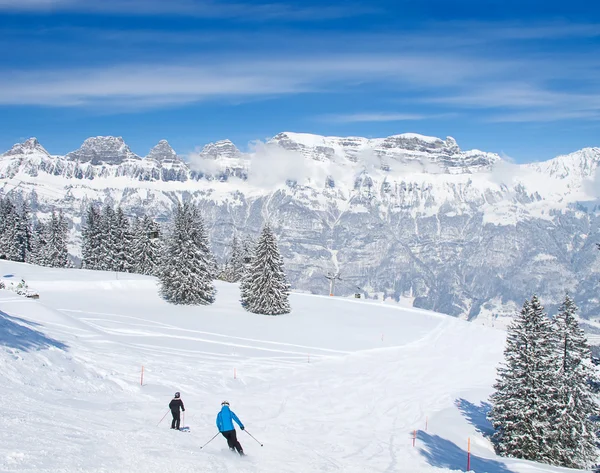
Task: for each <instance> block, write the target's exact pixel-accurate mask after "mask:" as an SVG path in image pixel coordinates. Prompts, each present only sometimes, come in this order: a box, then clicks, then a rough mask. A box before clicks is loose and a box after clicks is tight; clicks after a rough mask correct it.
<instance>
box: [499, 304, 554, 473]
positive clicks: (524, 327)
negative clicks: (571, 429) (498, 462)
mask: <svg viewBox="0 0 600 473" xmlns="http://www.w3.org/2000/svg"><path fill="white" fill-rule="evenodd" d="M555 347H556V339H555V333H554V330H553V329H552V326H551V322H550V320H549V318H548V316H547V315H546V314H545V313H544V308H543V307H542V305H541V303H540V301H539V299H538V298H537V296H533V297H532V299H531V301H525V303H524V304H523V309H522V310H521V312H520V314H519V315H518V316H516V317H515V319H514V321H513V323H512V324H511V325H510V327H509V328H508V334H507V341H506V348H505V351H504V358H505V360H504V364H503V365H502V366H501V367H500V368H499V369H498V380H497V382H496V384H495V386H494V387H495V389H496V392H495V393H494V394H492V396H491V401H492V409H491V411H490V413H489V417H490V420H491V421H492V424H493V426H494V429H495V433H494V436H493V440H494V442H495V447H496V451H497V452H498V453H499V454H500V455H505V456H510V457H514V458H522V459H526V460H534V461H540V462H544V463H555V459H554V456H555V454H556V452H555V451H554V447H553V445H552V443H551V442H550V441H549V440H550V439H551V435H552V422H553V421H554V417H555V412H556V411H555V405H554V404H555V399H556V372H557V362H556V357H555Z"/></svg>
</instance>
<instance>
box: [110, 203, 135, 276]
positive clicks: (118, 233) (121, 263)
mask: <svg viewBox="0 0 600 473" xmlns="http://www.w3.org/2000/svg"><path fill="white" fill-rule="evenodd" d="M114 222H115V224H114V227H113V228H112V231H113V235H114V236H113V239H114V243H113V245H114V246H113V248H114V264H115V268H114V271H119V272H122V273H127V272H131V269H132V266H133V255H132V253H131V251H132V247H133V232H132V230H131V225H130V223H129V219H128V218H127V216H126V215H125V213H124V212H123V209H122V208H121V206H119V207H117V211H116V212H115V215H114Z"/></svg>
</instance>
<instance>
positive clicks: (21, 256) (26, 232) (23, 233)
mask: <svg viewBox="0 0 600 473" xmlns="http://www.w3.org/2000/svg"><path fill="white" fill-rule="evenodd" d="M17 222H18V223H17V232H16V238H17V241H16V245H17V251H18V259H17V260H16V261H27V259H29V254H30V253H31V250H32V243H33V219H32V217H31V209H30V208H29V205H28V204H27V202H23V203H22V204H21V209H20V211H19V213H18V215H17Z"/></svg>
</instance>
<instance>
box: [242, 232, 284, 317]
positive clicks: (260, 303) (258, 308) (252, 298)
mask: <svg viewBox="0 0 600 473" xmlns="http://www.w3.org/2000/svg"><path fill="white" fill-rule="evenodd" d="M289 290H290V286H289V284H288V283H287V279H286V276H285V270H284V267H283V258H282V257H281V254H280V253H279V248H278V246H277V240H276V239H275V235H274V234H273V231H272V230H271V228H270V227H269V225H265V227H264V228H263V230H262V233H261V235H260V238H259V239H258V242H257V243H256V248H255V250H254V254H253V255H252V259H251V262H250V265H249V268H248V270H247V272H246V275H245V276H244V279H243V280H242V284H241V296H242V297H241V302H242V306H243V307H244V308H245V309H246V310H247V311H249V312H253V313H255V314H266V315H280V314H287V313H288V312H290V303H289V300H288V296H289Z"/></svg>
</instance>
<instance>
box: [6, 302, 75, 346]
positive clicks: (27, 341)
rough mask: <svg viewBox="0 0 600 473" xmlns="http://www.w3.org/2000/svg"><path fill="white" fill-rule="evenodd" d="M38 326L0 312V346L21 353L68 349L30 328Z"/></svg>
mask: <svg viewBox="0 0 600 473" xmlns="http://www.w3.org/2000/svg"><path fill="white" fill-rule="evenodd" d="M40 326H41V325H40V324H38V323H35V322H30V321H28V320H25V319H21V318H19V317H14V316H11V315H8V314H7V313H6V312H3V311H2V310H0V346H4V347H8V348H16V349H18V350H23V351H33V350H42V349H44V348H50V347H55V348H60V349H61V350H65V349H67V348H68V346H67V345H66V344H64V343H62V342H60V341H58V340H55V339H53V338H50V337H48V336H46V335H45V334H43V333H42V332H40V331H38V330H35V329H34V328H31V327H40Z"/></svg>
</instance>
